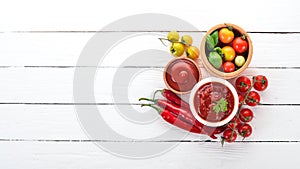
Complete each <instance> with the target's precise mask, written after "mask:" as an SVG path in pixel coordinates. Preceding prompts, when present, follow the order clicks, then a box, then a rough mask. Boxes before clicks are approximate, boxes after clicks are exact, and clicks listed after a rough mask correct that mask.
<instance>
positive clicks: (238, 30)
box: [200, 23, 253, 79]
mask: <svg viewBox="0 0 300 169" xmlns="http://www.w3.org/2000/svg"><path fill="white" fill-rule="evenodd" d="M229 26H231V27H232V28H233V31H234V32H236V33H239V34H241V35H245V36H246V39H247V41H248V51H247V52H246V53H248V55H246V56H245V59H246V62H245V64H244V65H243V66H242V67H240V68H239V69H237V70H236V71H234V72H230V73H225V72H223V71H221V70H218V69H216V68H215V67H213V66H212V65H211V63H210V62H209V61H208V57H207V55H206V54H207V52H206V36H207V35H210V34H212V33H213V32H214V31H215V30H220V29H221V28H224V27H229ZM236 33H235V34H236ZM235 37H237V36H235ZM200 51H201V60H202V63H203V65H204V67H205V68H206V70H207V71H208V72H209V73H211V74H212V75H214V76H217V77H220V78H224V79H231V78H234V77H237V76H238V75H240V74H241V73H242V72H243V71H244V70H245V69H246V68H247V67H248V65H249V64H250V62H251V58H252V53H253V46H252V41H251V39H250V36H249V35H248V34H247V32H246V31H245V30H244V29H242V28H240V27H239V26H237V25H234V24H230V23H224V24H219V25H216V26H214V27H212V28H211V29H210V30H209V31H207V33H206V35H205V36H204V37H203V39H202V42H201V46H200Z"/></svg>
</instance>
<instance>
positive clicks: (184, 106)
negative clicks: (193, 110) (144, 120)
mask: <svg viewBox="0 0 300 169" xmlns="http://www.w3.org/2000/svg"><path fill="white" fill-rule="evenodd" d="M157 92H160V93H161V94H162V95H163V96H164V97H165V98H166V99H168V100H170V101H172V102H174V103H176V104H177V105H178V106H180V107H181V108H182V109H186V110H190V105H189V104H188V103H187V102H185V101H184V100H182V99H181V98H180V97H178V96H177V95H176V94H175V93H173V92H172V91H171V90H168V89H162V90H157V91H155V92H154V96H155V94H156V93H157Z"/></svg>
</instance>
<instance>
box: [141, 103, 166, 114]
mask: <svg viewBox="0 0 300 169" xmlns="http://www.w3.org/2000/svg"><path fill="white" fill-rule="evenodd" d="M144 106H148V107H151V108H153V109H155V110H156V111H157V113H158V114H161V112H162V111H163V110H162V109H161V108H159V107H155V106H153V105H152V104H142V105H141V107H144Z"/></svg>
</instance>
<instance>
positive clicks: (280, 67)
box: [0, 66, 300, 69]
mask: <svg viewBox="0 0 300 169" xmlns="http://www.w3.org/2000/svg"><path fill="white" fill-rule="evenodd" d="M200 67H201V68H204V67H203V66H200ZM0 68H3V69H4V68H61V69H68V68H97V69H98V68H149V69H151V68H155V69H164V66H0ZM248 69H300V67H298V66H292V67H285V66H275V67H260V66H256V67H248Z"/></svg>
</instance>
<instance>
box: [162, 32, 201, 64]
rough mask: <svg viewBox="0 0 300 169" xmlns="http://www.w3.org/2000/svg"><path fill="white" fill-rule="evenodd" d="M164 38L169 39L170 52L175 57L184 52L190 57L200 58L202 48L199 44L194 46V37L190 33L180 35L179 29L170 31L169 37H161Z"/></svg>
mask: <svg viewBox="0 0 300 169" xmlns="http://www.w3.org/2000/svg"><path fill="white" fill-rule="evenodd" d="M159 39H160V40H161V41H162V40H167V41H169V42H170V43H171V46H170V53H171V54H172V55H173V56H175V57H180V56H182V55H183V54H184V53H185V54H186V56H187V57H188V58H190V59H193V60H195V59H198V57H199V55H200V50H199V48H198V47H197V46H192V44H193V38H192V37H191V36H190V35H183V36H182V37H181V38H180V35H179V33H178V32H177V31H170V32H169V33H168V35H167V39H165V38H159Z"/></svg>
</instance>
